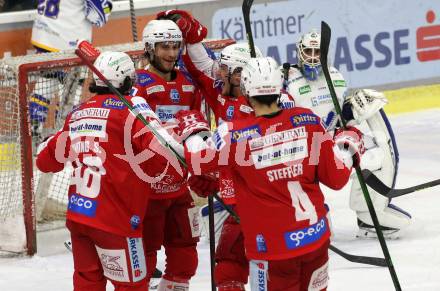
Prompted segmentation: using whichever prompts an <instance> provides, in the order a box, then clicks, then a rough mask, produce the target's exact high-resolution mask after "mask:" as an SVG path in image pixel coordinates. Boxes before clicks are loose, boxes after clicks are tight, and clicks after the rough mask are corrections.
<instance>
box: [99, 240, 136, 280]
mask: <svg viewBox="0 0 440 291" xmlns="http://www.w3.org/2000/svg"><path fill="white" fill-rule="evenodd" d="M96 251H97V253H98V256H99V260H100V261H101V265H102V269H103V271H104V275H105V276H106V277H107V278H109V279H111V280H114V281H118V282H130V278H129V274H128V266H127V257H126V255H125V250H124V249H111V250H110V249H102V248H100V247H98V246H96Z"/></svg>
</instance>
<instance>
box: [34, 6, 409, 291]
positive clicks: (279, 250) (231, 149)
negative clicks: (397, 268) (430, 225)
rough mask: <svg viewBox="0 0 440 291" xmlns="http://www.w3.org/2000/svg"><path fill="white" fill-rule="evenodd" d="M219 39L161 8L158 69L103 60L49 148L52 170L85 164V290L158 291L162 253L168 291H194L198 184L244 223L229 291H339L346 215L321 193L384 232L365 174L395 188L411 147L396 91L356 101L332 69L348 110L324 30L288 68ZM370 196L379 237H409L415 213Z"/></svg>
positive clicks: (81, 214) (74, 228)
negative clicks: (329, 63)
mask: <svg viewBox="0 0 440 291" xmlns="http://www.w3.org/2000/svg"><path fill="white" fill-rule="evenodd" d="M207 33H208V31H207V29H206V27H204V26H203V24H201V23H200V22H199V21H198V20H197V19H196V18H194V17H193V16H192V15H190V14H189V13H188V12H186V11H182V10H168V11H166V12H160V13H159V14H158V15H157V18H156V19H155V20H151V21H150V22H149V23H148V24H147V25H146V26H145V28H144V30H143V43H144V44H145V48H144V49H145V58H146V59H147V60H148V65H146V66H145V67H144V68H143V69H140V70H135V66H134V63H133V61H132V60H131V59H130V57H129V56H128V55H127V54H125V53H123V52H104V53H101V54H100V55H99V57H98V58H97V59H96V61H95V62H94V67H96V69H97V70H98V71H99V72H100V73H101V74H102V76H101V75H97V74H96V73H95V74H94V75H93V81H92V84H91V85H90V88H89V90H90V92H92V93H94V94H95V95H94V96H93V97H91V98H90V99H88V100H85V101H84V102H83V103H81V104H79V105H78V106H77V107H75V108H74V110H73V111H72V112H71V113H70V114H68V116H67V118H66V120H65V123H64V126H63V127H62V128H61V129H60V130H59V131H58V132H57V133H56V134H54V135H52V136H50V137H49V138H47V139H46V140H45V141H44V142H43V143H42V144H41V145H40V146H39V148H38V157H37V166H38V168H39V169H40V170H41V171H43V172H58V171H61V170H62V169H63V168H64V167H66V166H67V165H71V166H72V167H73V172H72V176H71V183H70V187H69V194H68V195H69V196H68V197H69V203H68V209H67V222H66V225H67V227H68V229H69V230H70V233H71V240H72V251H73V257H74V275H73V285H74V290H77V291H83V290H84V291H86V290H87V291H95V290H96V291H104V290H106V289H105V288H106V287H105V286H106V283H107V281H110V282H111V283H112V284H113V285H114V288H115V290H119V291H123V290H142V291H145V290H149V281H150V280H151V278H152V276H153V273H154V271H155V269H156V262H157V259H156V254H157V251H158V250H160V249H161V248H162V247H163V249H164V252H165V256H166V262H165V263H166V264H165V270H164V272H163V276H162V278H161V281H160V283H159V286H158V287H157V288H158V290H160V291H165V290H175V291H178V290H179V291H181V290H190V289H191V288H190V281H191V278H192V277H193V276H196V270H197V266H198V260H199V259H201V260H204V258H199V257H198V254H197V243H198V241H199V236H200V226H201V222H199V210H198V207H197V206H196V205H195V203H194V200H193V197H192V196H191V194H190V189H191V190H192V191H193V192H194V193H195V194H197V195H198V196H200V197H207V196H208V195H212V194H214V193H218V195H219V196H220V197H221V199H220V200H219V201H220V202H221V203H222V204H223V205H226V206H225V207H227V208H228V210H232V211H233V212H234V214H237V215H234V216H232V215H231V216H229V217H228V218H227V219H226V220H224V222H223V221H222V222H223V226H222V228H219V229H221V234H220V236H219V241H218V242H217V243H218V245H217V249H216V252H215V273H214V281H215V285H216V288H217V290H219V291H226V290H232V291H239V290H245V286H246V285H247V284H249V285H250V288H251V290H253V291H254V290H270V291H281V290H282V291H306V290H309V291H319V290H327V286H328V278H329V276H328V249H329V245H330V235H331V225H330V215H331V212H332V209H329V208H328V207H327V205H326V204H325V197H324V195H323V192H322V190H321V188H320V185H321V184H322V185H326V186H327V187H329V188H331V189H334V190H340V189H341V188H343V187H344V186H346V184H349V185H350V187H351V190H350V202H349V205H350V208H351V209H352V210H353V211H355V212H356V216H357V224H358V226H359V231H358V233H357V236H358V237H375V236H376V235H377V234H376V230H375V228H374V226H373V221H372V219H371V217H370V212H369V209H368V207H367V204H366V203H365V200H364V197H363V194H362V190H361V186H360V183H359V182H358V180H357V177H356V175H355V174H352V172H354V171H352V169H353V168H355V167H357V166H360V167H361V168H362V169H369V170H370V171H371V172H373V173H374V174H375V175H376V176H377V177H379V178H380V179H381V180H382V181H383V182H384V183H385V184H387V185H388V186H390V187H391V186H393V185H394V181H395V178H396V172H397V164H398V151H397V148H396V143H395V141H394V136H393V133H392V129H391V125H390V123H389V122H388V120H387V118H386V115H385V113H384V112H383V110H382V108H383V106H384V105H385V104H386V103H387V100H386V98H385V96H384V95H383V94H382V93H381V92H378V91H374V90H370V89H358V90H350V93H348V92H349V90H348V89H347V86H346V82H345V80H344V78H343V76H342V75H341V73H339V72H338V70H337V69H336V68H333V67H331V68H329V71H330V76H331V80H332V82H333V84H334V87H335V91H336V94H337V99H338V101H339V103H340V106H341V107H342V108H343V110H342V115H343V116H342V117H341V116H339V115H338V113H337V111H336V110H335V106H334V104H333V102H332V97H331V95H330V91H329V88H328V85H327V82H326V79H325V76H324V74H323V72H322V66H321V62H320V43H321V35H320V33H319V32H318V31H317V30H312V31H310V32H308V33H305V34H304V35H302V36H301V37H300V39H299V40H298V42H297V60H298V62H297V64H284V65H283V66H281V64H277V62H276V61H275V60H274V59H272V58H271V57H265V56H264V55H263V54H262V53H261V52H260V50H259V49H258V48H255V52H256V57H251V48H250V47H249V45H248V43H235V44H232V45H229V46H227V47H225V48H224V49H223V50H222V51H221V52H220V55H219V56H215V55H214V54H213V53H212V52H211V51H210V50H209V49H207V48H206V47H205V46H204V44H203V42H202V41H203V40H204V39H205V37H206V36H207ZM103 77H104V78H103ZM107 81H109V83H108V82H107ZM109 84H110V85H112V86H109ZM114 89H116V91H117V92H115V91H114ZM116 93H118V94H116ZM120 95H123V96H125V99H126V101H128V102H129V103H130V104H131V106H127V105H126V104H125V103H124V102H122V101H121V100H120ZM207 108H208V109H210V110H207ZM209 111H211V112H212V113H213V115H214V118H212V119H211V118H207V112H209ZM141 116H142V117H143V118H144V119H145V120H147V123H149V126H148V127H146V126H145V124H144V123H143V122H141V120H140V117H141ZM341 118H344V119H345V120H347V121H348V125H349V126H347V127H345V128H344V127H342V122H341ZM207 120H210V121H211V120H213V121H215V125H214V124H210V122H208V121H207ZM214 127H215V131H212V130H211V128H214ZM159 135H160V136H159ZM164 141H165V142H164ZM170 147H172V148H173V150H172V151H170ZM176 155H177V156H176ZM335 195H337V194H335ZM370 195H371V199H372V202H373V205H374V208H375V210H376V213H377V217H378V220H379V222H380V231H382V232H383V234H384V236H385V237H387V238H397V237H399V236H401V235H402V234H403V232H404V231H405V228H407V227H408V225H409V224H410V223H411V216H410V215H409V214H408V213H407V212H406V211H404V210H402V209H400V208H398V207H397V206H395V205H394V204H391V203H390V202H391V201H390V199H388V198H386V197H384V196H382V195H380V194H379V193H377V192H375V191H373V190H371V189H370ZM237 216H238V217H239V218H240V220H239V221H238V219H237ZM336 235H337V234H336Z"/></svg>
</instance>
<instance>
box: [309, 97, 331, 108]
mask: <svg viewBox="0 0 440 291" xmlns="http://www.w3.org/2000/svg"><path fill="white" fill-rule="evenodd" d="M311 101H312V106H313V107H316V106H319V105H322V104H332V103H333V101H332V97H331V96H330V94H326V95H319V96H315V97H312V98H311Z"/></svg>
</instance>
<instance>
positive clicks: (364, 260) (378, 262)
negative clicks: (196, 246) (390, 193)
mask: <svg viewBox="0 0 440 291" xmlns="http://www.w3.org/2000/svg"><path fill="white" fill-rule="evenodd" d="M214 197H215V199H216V200H217V201H218V202H219V203H220V204H221V205H222V206H223V208H225V209H226V211H227V212H228V213H229V214H230V215H231V216H232V217H233V218H234V220H235V222H237V223H238V224H240V217H238V215H237V213H235V211H234V210H232V209H231V208H230V207H229V206H228V205H226V204H225V202H224V201H223V200H222V199H221V198H220V197H218V195H217V194H214ZM329 249H330V250H332V251H333V252H335V253H336V254H338V255H340V256H341V257H343V258H344V259H346V260H347V261H349V262H352V263H359V264H365V265H372V266H378V267H386V266H387V262H386V261H385V259H383V258H377V257H367V256H358V255H351V254H347V253H346V252H344V251H342V250H340V249H338V248H337V247H335V246H334V245H332V244H330V247H329Z"/></svg>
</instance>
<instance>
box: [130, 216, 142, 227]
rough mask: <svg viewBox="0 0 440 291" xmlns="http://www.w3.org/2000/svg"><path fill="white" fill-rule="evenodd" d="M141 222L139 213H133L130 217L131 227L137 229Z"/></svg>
mask: <svg viewBox="0 0 440 291" xmlns="http://www.w3.org/2000/svg"><path fill="white" fill-rule="evenodd" d="M139 224H141V218H140V217H139V216H138V215H133V216H132V217H131V218H130V225H131V229H133V230H136V229H137V228H138V226H139Z"/></svg>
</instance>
